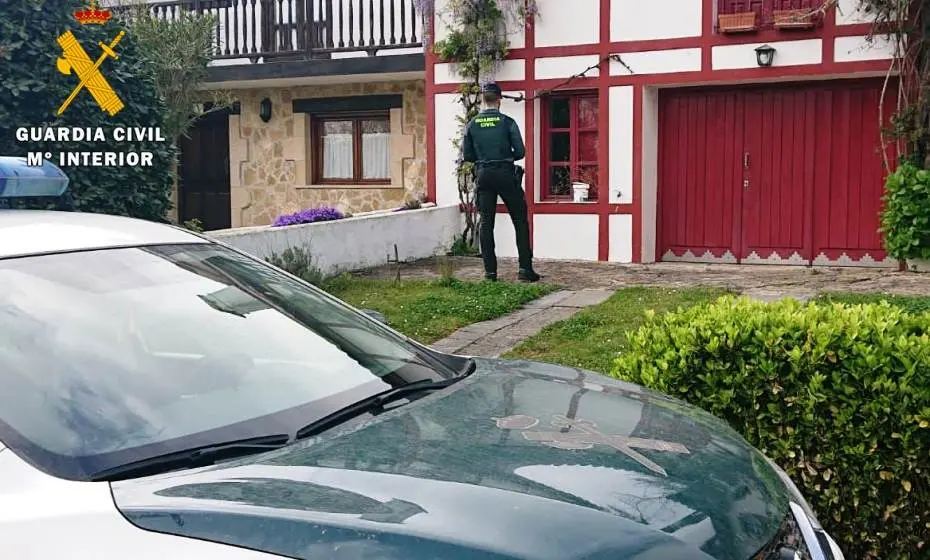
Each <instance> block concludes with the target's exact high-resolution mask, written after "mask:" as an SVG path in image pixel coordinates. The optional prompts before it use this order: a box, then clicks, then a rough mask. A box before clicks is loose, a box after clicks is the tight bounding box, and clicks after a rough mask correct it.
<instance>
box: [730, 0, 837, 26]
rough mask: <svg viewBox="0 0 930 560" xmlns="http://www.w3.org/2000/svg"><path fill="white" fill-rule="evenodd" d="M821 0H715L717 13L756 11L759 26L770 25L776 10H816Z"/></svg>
mask: <svg viewBox="0 0 930 560" xmlns="http://www.w3.org/2000/svg"><path fill="white" fill-rule="evenodd" d="M821 4H822V1H821V0H717V15H729V14H738V13H742V12H756V21H757V25H758V26H759V27H771V26H772V23H773V21H774V17H773V15H772V12H774V11H776V10H811V11H813V10H816V9H818V8H820V6H821Z"/></svg>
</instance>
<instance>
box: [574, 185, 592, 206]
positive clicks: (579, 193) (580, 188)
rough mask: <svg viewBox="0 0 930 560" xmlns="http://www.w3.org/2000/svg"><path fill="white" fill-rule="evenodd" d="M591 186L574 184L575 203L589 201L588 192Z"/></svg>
mask: <svg viewBox="0 0 930 560" xmlns="http://www.w3.org/2000/svg"><path fill="white" fill-rule="evenodd" d="M590 188H591V185H589V184H587V183H577V182H576V183H572V200H573V201H574V202H584V201H586V200H588V190H589V189H590Z"/></svg>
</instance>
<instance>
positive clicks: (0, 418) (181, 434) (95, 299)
mask: <svg viewBox="0 0 930 560" xmlns="http://www.w3.org/2000/svg"><path fill="white" fill-rule="evenodd" d="M0 340H2V342H0V363H2V364H3V367H2V368H0V387H2V391H0V441H3V442H4V443H5V444H6V445H7V446H8V447H10V448H11V449H13V450H14V451H16V452H17V453H19V454H20V455H21V456H23V458H24V459H26V460H27V461H29V462H30V463H32V464H33V465H35V466H36V467H38V468H40V469H42V470H44V471H46V472H48V473H50V474H53V475H56V476H60V477H63V478H70V479H77V480H86V479H89V478H91V475H92V474H93V473H95V472H99V471H102V470H106V469H110V468H113V467H116V466H120V465H124V464H127V463H130V462H134V461H138V460H142V459H145V458H147V457H151V456H155V455H159V454H163V453H171V452H175V451H182V450H185V449H190V448H193V447H196V446H202V445H210V444H214V443H217V442H224V441H231V440H236V439H240V438H248V437H259V436H264V435H269V434H281V433H285V434H289V435H292V434H293V433H294V431H295V430H297V429H298V428H299V427H300V426H304V425H306V424H307V423H308V422H311V421H313V420H314V419H316V418H321V417H324V416H326V415H328V414H331V413H333V412H334V411H336V410H338V409H340V408H342V407H345V406H347V405H348V404H351V403H353V402H356V401H358V400H360V399H363V398H366V397H369V396H371V395H374V394H376V393H380V392H382V391H386V390H390V389H392V388H395V387H399V386H403V385H406V384H408V383H412V382H416V381H422V380H439V379H443V378H447V377H450V376H451V375H452V373H451V372H449V371H446V370H445V369H444V368H443V366H442V365H440V364H437V363H435V361H431V360H433V359H432V358H430V357H429V356H426V355H424V354H423V353H422V352H421V350H420V349H419V348H418V347H417V346H415V345H414V344H412V343H410V342H408V341H407V340H406V339H404V338H402V337H400V336H398V335H396V334H394V333H393V331H390V330H389V329H386V328H384V327H383V326H381V325H380V324H378V323H377V322H375V321H373V320H371V319H369V318H367V317H365V316H363V315H361V314H359V313H357V312H355V311H354V310H352V309H351V308H349V307H348V306H345V305H344V304H342V303H340V302H339V301H338V300H335V299H334V298H332V297H330V296H328V295H326V294H324V293H323V292H321V291H319V290H317V289H315V288H312V287H310V286H309V285H306V284H304V283H303V282H300V281H297V280H294V279H293V278H291V277H289V276H288V275H286V274H283V273H281V272H279V271H278V270H276V269H274V268H272V267H270V266H268V265H266V264H264V263H262V262H260V261H258V260H255V259H252V258H250V257H246V256H243V255H241V254H239V253H237V252H235V251H232V250H230V249H227V248H225V247H223V246H220V245H213V244H189V245H171V246H157V247H139V248H129V249H110V250H99V251H86V252H75V253H64V254H52V255H43V256H33V257H27V258H17V259H8V260H2V261H0Z"/></svg>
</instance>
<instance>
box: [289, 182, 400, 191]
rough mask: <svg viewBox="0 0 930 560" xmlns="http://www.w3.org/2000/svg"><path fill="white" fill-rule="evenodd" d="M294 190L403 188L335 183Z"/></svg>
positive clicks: (371, 184)
mask: <svg viewBox="0 0 930 560" xmlns="http://www.w3.org/2000/svg"><path fill="white" fill-rule="evenodd" d="M296 188H297V189H298V190H303V189H319V190H333V189H339V190H342V189H368V190H372V189H376V190H384V189H403V188H404V187H403V186H401V185H391V184H384V183H368V184H345V185H344V184H337V183H324V184H319V185H298V186H297V187H296Z"/></svg>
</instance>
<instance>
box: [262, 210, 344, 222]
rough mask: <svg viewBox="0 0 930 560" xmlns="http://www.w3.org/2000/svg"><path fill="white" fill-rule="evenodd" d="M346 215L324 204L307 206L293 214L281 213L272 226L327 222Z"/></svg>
mask: <svg viewBox="0 0 930 560" xmlns="http://www.w3.org/2000/svg"><path fill="white" fill-rule="evenodd" d="M342 218H345V216H344V215H343V214H342V212H340V211H339V210H336V209H335V208H330V207H326V206H324V207H323V208H307V209H306V210H301V211H299V212H294V213H293V214H281V215H280V216H278V217H277V218H275V219H274V223H273V224H271V225H272V226H275V227H279V226H293V225H297V224H310V223H313V222H327V221H330V220H341V219H342Z"/></svg>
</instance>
